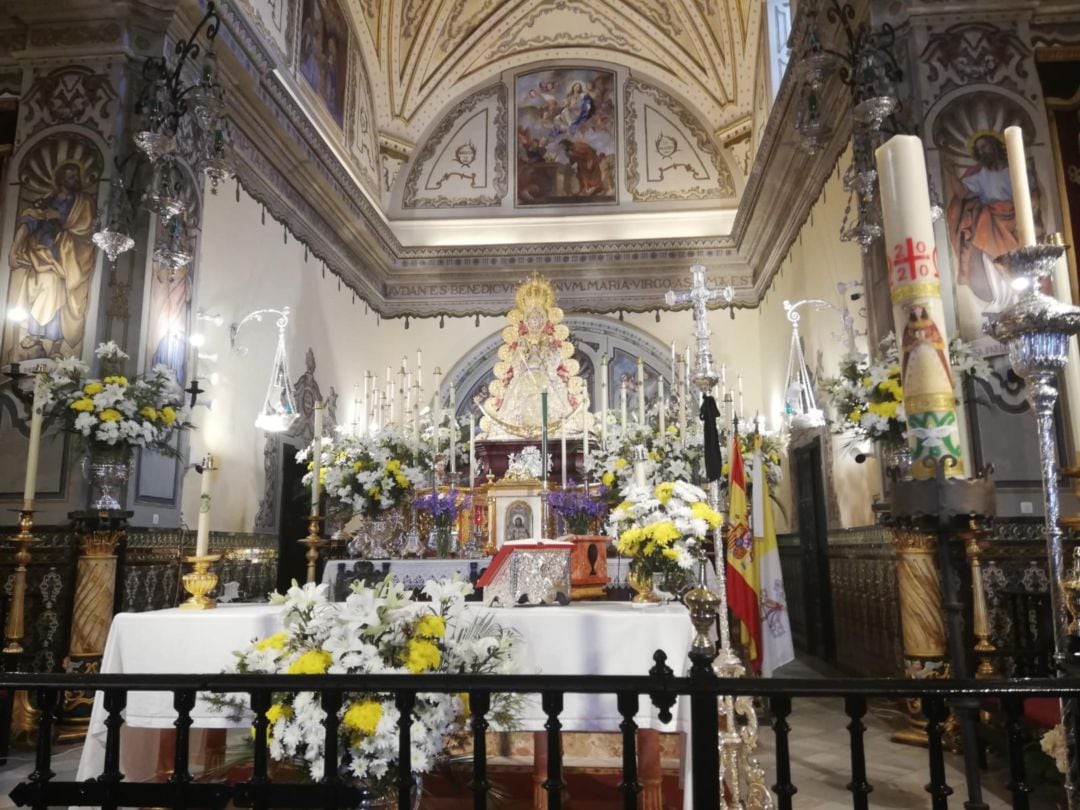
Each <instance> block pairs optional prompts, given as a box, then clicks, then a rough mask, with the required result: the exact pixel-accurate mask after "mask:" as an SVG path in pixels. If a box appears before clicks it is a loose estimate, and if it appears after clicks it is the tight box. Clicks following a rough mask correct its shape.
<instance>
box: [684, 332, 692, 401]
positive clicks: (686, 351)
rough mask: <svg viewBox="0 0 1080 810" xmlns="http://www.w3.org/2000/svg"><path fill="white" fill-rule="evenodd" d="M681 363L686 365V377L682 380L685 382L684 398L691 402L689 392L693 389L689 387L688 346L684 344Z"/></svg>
mask: <svg viewBox="0 0 1080 810" xmlns="http://www.w3.org/2000/svg"><path fill="white" fill-rule="evenodd" d="M683 365H685V366H686V379H685V380H684V382H685V383H686V400H687V402H693V401H694V398H693V397H692V396H691V393H692V391H693V389H691V388H690V377H691V373H690V347H689V346H686V347H685V350H684V351H683Z"/></svg>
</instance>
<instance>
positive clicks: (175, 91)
mask: <svg viewBox="0 0 1080 810" xmlns="http://www.w3.org/2000/svg"><path fill="white" fill-rule="evenodd" d="M220 25H221V18H219V17H218V14H217V10H216V9H215V7H214V3H213V0H211V2H209V3H207V4H206V14H204V15H203V18H202V19H201V20H199V24H198V25H196V26H195V30H194V31H192V32H191V36H189V37H188V38H187V39H184V40H180V41H179V42H177V43H176V56H177V60H176V68H175V69H174V70H173V73H172V76H171V77H170V79H169V92H170V93H171V94H172V96H173V98H175V99H176V100H177V101H178V102H179V101H180V99H182V98H183V97H184V96H186V95H187V94H188V93H189V92H190V91H191V87H189V88H187V89H186V90H183V91H181V90H180V74H181V72H182V71H183V70H184V63H185V62H187V60H188V59H198V58H199V54H200V53H202V47H201V46H200V45H199V43H198V42H197V41H196V40H197V39H198V38H199V33H200V32H201V31H202V29H203V28H204V27H205V28H206V39H207V41H208V42H210V43H213V41H214V38H215V37H216V36H217V33H218V28H219V26H220ZM193 86H194V85H193Z"/></svg>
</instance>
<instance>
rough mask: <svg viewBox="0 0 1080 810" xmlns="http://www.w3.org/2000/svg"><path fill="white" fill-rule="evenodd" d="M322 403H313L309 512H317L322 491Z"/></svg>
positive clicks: (314, 513)
mask: <svg viewBox="0 0 1080 810" xmlns="http://www.w3.org/2000/svg"><path fill="white" fill-rule="evenodd" d="M323 411H324V408H323V404H322V402H316V403H315V429H314V431H313V432H314V439H313V440H312V451H311V464H312V467H311V514H313V515H317V514H319V495H320V494H321V492H322V481H320V480H319V479H320V477H321V472H322V434H323Z"/></svg>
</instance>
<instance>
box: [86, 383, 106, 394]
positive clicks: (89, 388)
mask: <svg viewBox="0 0 1080 810" xmlns="http://www.w3.org/2000/svg"><path fill="white" fill-rule="evenodd" d="M104 390H105V386H104V385H102V384H101V383H99V382H90V383H87V384H86V385H84V386H83V393H84V394H86V395H87V396H88V397H92V396H94V395H95V394H100V393H101V392H102V391H104Z"/></svg>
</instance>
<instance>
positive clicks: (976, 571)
mask: <svg viewBox="0 0 1080 810" xmlns="http://www.w3.org/2000/svg"><path fill="white" fill-rule="evenodd" d="M957 534H958V536H959V537H960V539H961V540H962V541H963V542H964V551H965V552H966V554H967V558H968V565H969V566H970V567H971V600H972V613H973V616H972V623H971V632H972V634H973V635H974V636H975V652H976V654H977V655H978V658H979V666H978V667H977V668H976V670H975V677H976V678H993V677H994V676H996V675H997V670H996V668H995V667H994V659H993V654H994V653H995V652H997V648H996V647H994V645H993V644H992V643H991V641H990V615H989V611H988V610H987V607H986V588H985V587H984V586H983V579H982V563H981V562H980V561H979V555H980V554H981V553H982V549H981V548H980V547H979V541H980V540H982V539H983V536H984V535H985V534H986V530H985V529H983V528H982V527H980V526H978V525H977V524H976V522H975V521H974V520H972V521H971V522H970V525H969V526H968V528H967V529H966V530H964V531H961V532H958V533H957Z"/></svg>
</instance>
